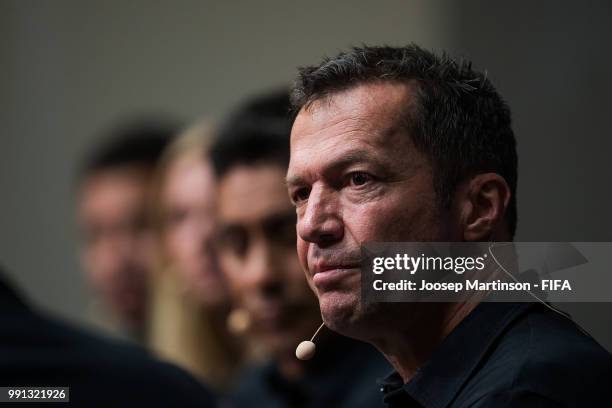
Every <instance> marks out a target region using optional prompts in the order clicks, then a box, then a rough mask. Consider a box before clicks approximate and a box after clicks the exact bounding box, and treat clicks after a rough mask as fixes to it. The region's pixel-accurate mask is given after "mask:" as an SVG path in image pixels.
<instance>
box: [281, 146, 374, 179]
mask: <svg viewBox="0 0 612 408" xmlns="http://www.w3.org/2000/svg"><path fill="white" fill-rule="evenodd" d="M364 162H375V163H378V160H377V156H376V155H373V154H372V153H370V152H368V151H366V150H361V149H359V150H349V151H348V152H346V153H343V154H342V156H341V157H339V158H338V159H337V160H334V161H333V162H332V163H329V165H328V166H326V168H325V169H323V173H328V172H333V171H337V170H339V169H342V168H345V167H349V166H351V165H353V164H357V163H364ZM285 184H286V185H287V186H288V187H290V186H295V185H303V184H306V181H305V180H304V178H302V177H301V176H299V175H292V174H287V177H286V178H285Z"/></svg>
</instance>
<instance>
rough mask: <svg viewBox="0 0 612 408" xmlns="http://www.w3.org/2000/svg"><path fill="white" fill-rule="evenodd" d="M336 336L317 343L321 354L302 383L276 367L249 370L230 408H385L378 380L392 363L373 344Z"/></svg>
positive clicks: (270, 364) (312, 361)
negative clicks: (290, 378)
mask: <svg viewBox="0 0 612 408" xmlns="http://www.w3.org/2000/svg"><path fill="white" fill-rule="evenodd" d="M332 336H333V337H331V338H329V340H330V341H328V342H326V343H317V354H316V355H315V356H314V357H313V359H312V360H310V361H308V362H307V363H306V364H307V369H306V374H305V375H304V376H303V377H302V378H300V379H299V381H289V380H287V379H285V378H283V376H282V375H281V374H280V372H279V370H278V368H277V366H276V365H275V364H274V363H272V362H269V363H266V364H263V365H260V366H257V367H254V368H252V369H249V370H247V371H246V372H245V374H244V375H243V376H242V378H241V380H240V381H239V388H238V390H237V391H236V392H235V393H234V395H233V396H232V400H231V405H230V406H231V407H235V408H243V407H265V408H284V407H292V408H315V407H316V408H320V407H334V408H361V407H363V408H366V407H367V408H373V407H383V406H384V404H383V401H382V395H381V394H380V391H379V390H378V386H377V385H376V381H377V380H378V379H380V378H382V377H384V376H385V375H387V374H388V373H389V371H391V366H390V365H389V363H388V362H387V360H385V359H384V358H383V356H382V355H381V354H380V353H378V351H376V350H375V349H374V348H373V347H372V346H370V345H369V344H366V343H362V342H359V341H356V340H351V339H348V338H346V337H342V336H340V335H336V334H333V335H332Z"/></svg>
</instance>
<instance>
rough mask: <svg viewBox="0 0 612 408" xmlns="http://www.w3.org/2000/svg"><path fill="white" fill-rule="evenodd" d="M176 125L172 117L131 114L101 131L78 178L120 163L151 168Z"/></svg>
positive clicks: (114, 166) (175, 129)
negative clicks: (140, 116)
mask: <svg viewBox="0 0 612 408" xmlns="http://www.w3.org/2000/svg"><path fill="white" fill-rule="evenodd" d="M178 129H179V126H178V122H176V121H174V120H171V119H163V120H162V119H153V118H148V117H147V118H144V117H143V118H130V119H125V120H122V121H121V122H119V123H117V124H114V125H113V126H112V127H111V128H109V129H107V130H105V131H104V132H103V133H102V135H101V137H100V138H101V139H102V140H101V143H100V144H99V145H98V146H96V147H95V148H94V149H93V150H92V151H91V152H90V153H89V155H88V156H86V158H85V160H84V162H83V164H82V167H81V172H80V177H81V179H84V178H87V177H88V176H91V175H94V174H96V173H98V172H100V171H104V170H108V169H114V168H117V167H123V166H140V167H143V168H150V169H153V168H154V167H155V166H156V165H157V163H158V161H159V159H160V158H161V156H162V153H163V151H164V149H165V148H166V147H167V146H168V145H169V144H170V141H171V140H172V139H173V137H174V136H175V134H176V133H177V131H178Z"/></svg>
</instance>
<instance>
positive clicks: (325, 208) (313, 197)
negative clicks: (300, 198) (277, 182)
mask: <svg viewBox="0 0 612 408" xmlns="http://www.w3.org/2000/svg"><path fill="white" fill-rule="evenodd" d="M339 206H340V204H339V198H338V197H337V192H335V191H333V190H331V189H327V188H326V187H324V186H313V188H312V190H311V191H310V195H309V196H308V202H307V203H306V208H305V210H304V212H303V213H302V214H300V215H299V216H298V222H297V232H298V235H299V237H300V238H301V239H303V240H304V241H308V242H312V243H315V244H317V245H318V246H321V247H325V246H329V245H333V244H334V243H336V242H338V241H340V240H342V238H343V235H344V225H343V223H342V218H341V214H340V208H339Z"/></svg>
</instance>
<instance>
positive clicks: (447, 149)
mask: <svg viewBox="0 0 612 408" xmlns="http://www.w3.org/2000/svg"><path fill="white" fill-rule="evenodd" d="M375 82H398V83H405V84H410V85H413V86H414V89H415V95H414V96H415V98H414V99H413V100H414V102H415V103H412V101H410V102H408V103H407V106H406V118H405V123H406V127H407V130H408V132H409V134H410V137H411V138H412V141H413V142H414V144H415V145H416V147H417V148H418V149H420V150H421V151H422V152H423V153H424V154H425V155H427V156H428V157H429V159H430V162H431V165H432V167H433V171H434V188H435V191H436V194H437V196H438V199H439V201H440V204H442V205H443V206H445V207H448V206H450V204H451V201H452V197H453V194H454V192H455V190H456V188H457V187H458V185H459V184H460V183H461V182H462V181H464V180H466V179H467V178H469V177H470V176H472V175H474V174H478V173H483V172H494V173H497V174H499V175H500V176H502V177H503V178H504V179H505V180H506V182H507V183H508V185H509V187H510V191H511V199H510V204H509V207H508V211H507V213H506V217H507V221H508V226H509V232H510V234H511V235H512V236H514V233H515V230H516V223H517V210H516V188H517V178H518V174H517V173H518V171H517V167H518V158H517V153H516V141H515V138H514V132H513V131H512V127H511V117H510V109H509V108H508V106H507V105H506V103H505V102H504V100H503V99H502V97H501V96H500V95H499V93H497V91H496V90H495V88H494V87H493V85H492V84H491V82H490V81H489V79H488V78H487V76H486V73H482V72H478V71H476V70H474V69H472V63H471V62H469V61H466V60H460V61H457V60H455V59H452V58H450V57H449V56H448V55H446V54H442V55H436V54H434V53H432V52H430V51H428V50H425V49H423V48H421V47H419V46H417V45H415V44H410V45H407V46H405V47H388V46H382V47H369V46H362V47H354V48H352V49H351V50H350V51H348V52H343V53H340V54H338V55H337V56H335V57H332V58H325V59H324V60H323V62H321V64H320V65H317V66H308V67H302V68H300V69H299V74H298V78H297V80H296V82H295V84H294V87H293V89H292V91H291V103H292V110H293V112H294V113H295V114H297V112H298V111H299V110H300V109H308V108H309V106H310V105H311V104H312V103H313V102H315V101H318V100H322V99H326V98H329V97H330V96H332V95H333V94H336V93H338V92H340V91H343V90H346V89H350V88H353V87H356V86H358V85H362V84H368V83H375ZM411 99H412V98H411Z"/></svg>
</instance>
